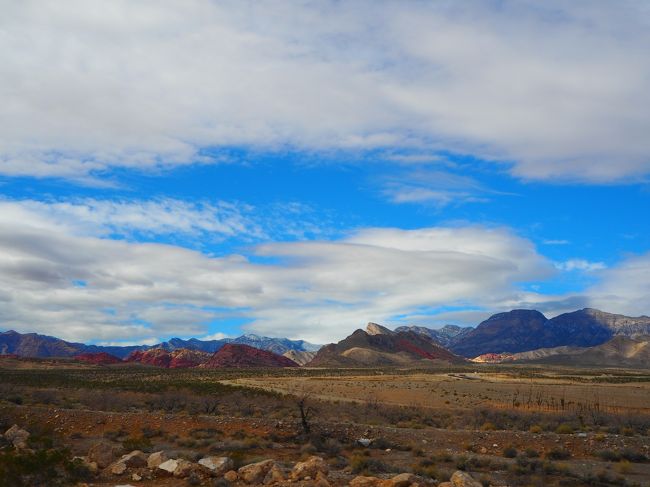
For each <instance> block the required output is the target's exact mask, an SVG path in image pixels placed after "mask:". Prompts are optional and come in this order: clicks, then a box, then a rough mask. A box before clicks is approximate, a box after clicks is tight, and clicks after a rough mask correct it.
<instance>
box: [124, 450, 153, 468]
mask: <svg viewBox="0 0 650 487" xmlns="http://www.w3.org/2000/svg"><path fill="white" fill-rule="evenodd" d="M119 461H120V462H122V463H124V465H126V466H127V467H129V468H131V467H136V468H137V467H144V466H145V465H147V455H145V454H144V453H143V452H141V451H140V450H133V451H132V452H131V453H127V454H126V455H124V456H122V458H120V460H119Z"/></svg>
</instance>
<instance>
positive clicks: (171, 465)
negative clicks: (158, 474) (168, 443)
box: [158, 458, 178, 474]
mask: <svg viewBox="0 0 650 487" xmlns="http://www.w3.org/2000/svg"><path fill="white" fill-rule="evenodd" d="M158 468H159V469H160V470H164V471H165V472H167V473H170V474H173V473H174V470H176V469H177V468H178V460H174V459H173V458H170V459H169V460H167V461H165V462H162V463H161V464H160V465H158Z"/></svg>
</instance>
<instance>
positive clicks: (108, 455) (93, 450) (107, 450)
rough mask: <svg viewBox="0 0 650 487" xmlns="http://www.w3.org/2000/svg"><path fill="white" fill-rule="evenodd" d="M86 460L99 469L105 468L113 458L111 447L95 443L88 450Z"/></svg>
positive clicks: (106, 444) (102, 443)
mask: <svg viewBox="0 0 650 487" xmlns="http://www.w3.org/2000/svg"><path fill="white" fill-rule="evenodd" d="M87 458H88V461H89V462H95V463H96V464H97V466H98V467H99V468H106V467H108V466H109V465H110V464H111V463H113V459H114V458H115V455H114V454H113V447H112V446H111V445H109V444H108V443H104V442H99V443H95V444H94V445H93V446H91V447H90V450H88V455H87Z"/></svg>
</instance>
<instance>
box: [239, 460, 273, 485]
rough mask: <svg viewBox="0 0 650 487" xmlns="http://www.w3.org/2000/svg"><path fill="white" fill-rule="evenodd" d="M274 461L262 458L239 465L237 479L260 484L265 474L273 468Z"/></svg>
mask: <svg viewBox="0 0 650 487" xmlns="http://www.w3.org/2000/svg"><path fill="white" fill-rule="evenodd" d="M273 465H275V462H274V461H273V460H263V461H261V462H257V463H251V464H250V465H246V466H244V467H241V468H240V469H239V470H238V471H237V474H238V476H239V479H241V480H243V481H244V482H246V483H247V484H258V485H259V484H261V483H262V482H263V481H264V478H265V477H266V474H267V473H269V472H270V470H271V468H273Z"/></svg>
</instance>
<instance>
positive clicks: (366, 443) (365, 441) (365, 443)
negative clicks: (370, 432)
mask: <svg viewBox="0 0 650 487" xmlns="http://www.w3.org/2000/svg"><path fill="white" fill-rule="evenodd" d="M357 443H359V444H360V445H361V446H365V447H366V448H368V447H369V446H370V443H372V440H371V439H370V438H359V439H358V440H357Z"/></svg>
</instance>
